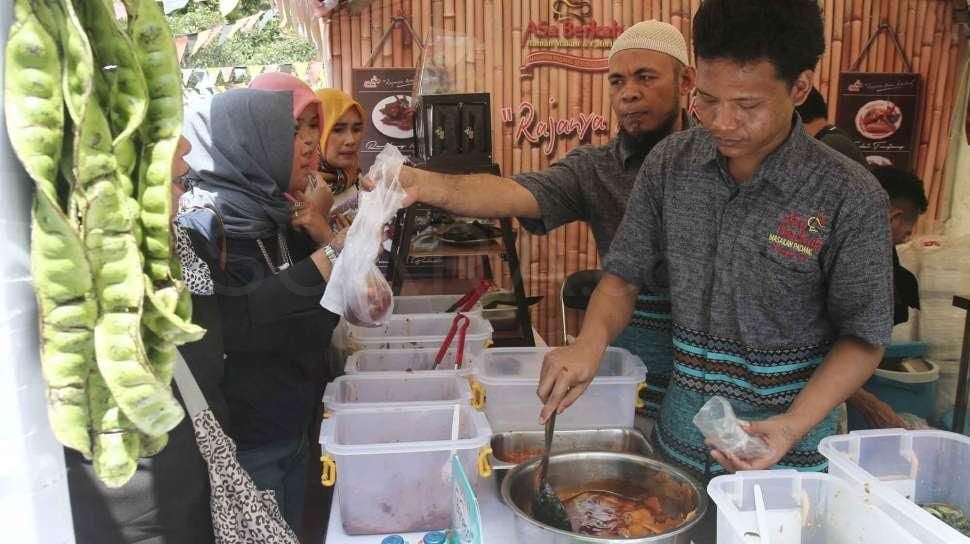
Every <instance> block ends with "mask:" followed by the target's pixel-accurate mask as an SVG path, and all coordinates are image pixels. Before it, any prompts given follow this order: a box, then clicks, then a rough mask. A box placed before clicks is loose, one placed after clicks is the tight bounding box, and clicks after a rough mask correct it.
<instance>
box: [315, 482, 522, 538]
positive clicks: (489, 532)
mask: <svg viewBox="0 0 970 544" xmlns="http://www.w3.org/2000/svg"><path fill="white" fill-rule="evenodd" d="M475 495H476V496H477V497H478V507H479V510H480V511H481V514H482V523H483V524H484V525H485V527H484V532H485V542H486V543H487V544H517V543H518V539H517V538H516V535H515V514H513V513H512V510H510V509H509V508H508V507H507V506H505V504H504V503H503V502H502V497H501V496H500V495H499V491H498V486H497V485H495V475H494V474H493V475H492V477H490V478H481V479H479V481H478V484H476V485H475ZM332 504H333V506H332V507H331V509H330V524H329V525H328V526H327V537H326V539H325V540H324V542H325V544H380V543H381V540H383V539H384V537H385V536H388V535H370V536H347V535H346V534H344V529H343V522H342V521H341V519H340V506H339V504H340V498H339V497H338V496H337V492H336V490H334V493H333V501H332ZM442 529H444V527H443V528H442ZM392 534H393V533H392ZM398 534H400V535H401V536H402V537H404V540H405V542H407V544H418V543H419V542H421V537H423V536H424V533H423V532H422V533H398Z"/></svg>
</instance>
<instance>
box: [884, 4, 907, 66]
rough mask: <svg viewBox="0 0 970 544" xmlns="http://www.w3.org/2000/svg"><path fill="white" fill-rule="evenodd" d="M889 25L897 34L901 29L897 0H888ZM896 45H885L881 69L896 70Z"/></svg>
mask: <svg viewBox="0 0 970 544" xmlns="http://www.w3.org/2000/svg"><path fill="white" fill-rule="evenodd" d="M888 10H889V15H888V18H889V26H890V28H892V29H893V30H894V31H895V32H896V34H897V35H899V33H900V32H901V31H902V30H903V28H901V27H900V26H899V0H889V7H888ZM896 55H897V51H896V46H895V44H892V43H890V44H887V45H886V57H885V59H884V60H883V65H882V66H883V68H882V69H883V71H886V72H896V71H897V69H896Z"/></svg>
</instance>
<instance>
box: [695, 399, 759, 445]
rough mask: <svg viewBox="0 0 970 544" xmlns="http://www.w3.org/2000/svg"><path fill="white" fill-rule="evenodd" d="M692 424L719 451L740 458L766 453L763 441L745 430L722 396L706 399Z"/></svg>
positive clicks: (729, 404)
mask: <svg viewBox="0 0 970 544" xmlns="http://www.w3.org/2000/svg"><path fill="white" fill-rule="evenodd" d="M694 425H696V426H697V428H698V429H700V431H701V434H703V435H704V438H706V439H707V440H708V441H710V442H711V443H712V444H713V445H714V447H715V448H717V449H718V450H719V451H722V452H725V453H730V454H731V455H734V456H736V457H739V458H741V459H755V458H758V457H762V456H764V455H766V454H767V453H768V446H767V445H766V444H765V443H764V441H763V440H761V439H760V438H758V437H755V436H751V435H750V434H748V433H747V432H745V430H744V428H743V427H741V420H739V419H738V418H737V416H735V415H734V408H732V407H731V403H730V402H728V401H727V400H725V399H724V398H722V397H713V398H711V400H709V401H707V403H706V404H704V406H702V407H701V409H700V410H698V412H697V414H696V415H695V416H694Z"/></svg>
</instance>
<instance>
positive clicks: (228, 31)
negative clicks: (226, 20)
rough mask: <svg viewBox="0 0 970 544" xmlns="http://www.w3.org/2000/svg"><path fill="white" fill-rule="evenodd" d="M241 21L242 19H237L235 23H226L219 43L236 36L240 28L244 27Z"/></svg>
mask: <svg viewBox="0 0 970 544" xmlns="http://www.w3.org/2000/svg"><path fill="white" fill-rule="evenodd" d="M240 23H241V21H236V22H235V23H232V24H229V25H226V26H225V27H224V28H223V30H222V34H223V36H222V37H221V38H220V40H221V41H220V42H219V43H222V42H224V41H226V40H231V39H232V37H233V36H235V35H236V33H237V32H239V29H240V28H241V27H242V24H240Z"/></svg>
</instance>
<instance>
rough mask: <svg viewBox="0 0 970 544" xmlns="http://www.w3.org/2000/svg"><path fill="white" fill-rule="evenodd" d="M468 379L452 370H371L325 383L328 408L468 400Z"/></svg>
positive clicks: (381, 406)
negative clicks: (445, 371)
mask: <svg viewBox="0 0 970 544" xmlns="http://www.w3.org/2000/svg"><path fill="white" fill-rule="evenodd" d="M471 398H472V393H471V388H470V387H469V385H468V380H467V379H466V378H464V377H462V376H459V375H457V374H454V373H444V372H442V373H438V372H423V373H421V374H415V373H413V372H371V373H366V374H348V375H345V376H340V377H339V378H337V379H335V380H334V381H332V382H330V383H328V384H327V388H326V390H325V391H324V392H323V404H324V405H325V406H326V408H327V410H332V411H335V412H336V411H341V410H344V409H347V408H371V407H373V408H390V407H394V406H401V407H406V406H436V405H448V406H450V405H453V404H470V403H471Z"/></svg>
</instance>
